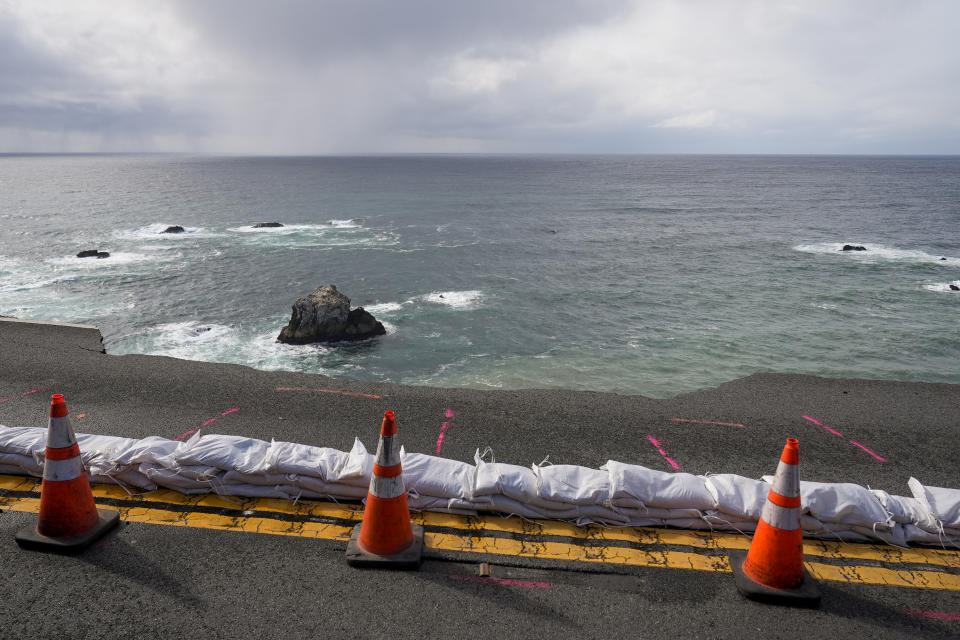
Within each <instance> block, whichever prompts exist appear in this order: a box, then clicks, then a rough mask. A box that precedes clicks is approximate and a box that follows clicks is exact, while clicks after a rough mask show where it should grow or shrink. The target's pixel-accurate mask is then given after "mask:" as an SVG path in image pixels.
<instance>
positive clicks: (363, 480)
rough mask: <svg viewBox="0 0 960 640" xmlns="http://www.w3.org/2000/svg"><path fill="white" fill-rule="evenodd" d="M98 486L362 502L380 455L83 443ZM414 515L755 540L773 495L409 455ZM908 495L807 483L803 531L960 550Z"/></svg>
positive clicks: (949, 522)
mask: <svg viewBox="0 0 960 640" xmlns="http://www.w3.org/2000/svg"><path fill="white" fill-rule="evenodd" d="M46 431H47V430H46V429H45V428H42V427H16V428H12V427H5V426H3V425H0V473H3V474H13V475H28V476H34V477H41V476H42V475H43V463H44V451H45V446H46ZM77 440H78V442H79V444H80V449H81V456H82V459H83V464H84V467H85V468H86V469H87V472H88V475H89V476H90V479H91V481H92V482H102V483H113V484H117V485H120V486H121V487H123V488H124V490H125V491H127V492H128V493H129V494H131V495H133V494H134V493H135V492H143V491H153V490H155V489H157V488H158V487H164V488H166V489H171V490H174V491H178V492H181V493H185V494H204V493H216V494H219V495H221V496H224V497H229V496H238V497H248V498H282V499H287V500H294V501H299V500H301V499H322V500H333V501H337V500H362V499H364V498H365V497H366V495H367V488H368V486H369V483H370V475H371V473H372V470H373V463H374V456H373V455H371V454H370V453H369V452H368V451H367V449H366V447H365V446H364V445H363V443H362V442H361V441H360V439H359V438H356V439H354V443H353V447H352V448H351V449H350V451H346V452H345V451H340V450H337V449H332V448H329V447H316V446H312V445H304V444H298V443H291V442H278V441H275V440H272V441H270V442H266V441H264V440H258V439H255V438H246V437H242V436H231V435H213V434H212V435H201V433H200V432H199V431H198V432H197V433H195V434H194V435H193V436H192V437H191V438H189V439H188V440H186V441H183V442H181V441H176V440H168V439H166V438H161V437H158V436H150V437H148V438H142V439H140V440H137V439H133V438H122V437H117V436H104V435H92V434H77ZM400 455H401V462H402V464H403V469H404V484H405V485H406V487H407V491H408V503H409V505H410V508H411V509H414V510H419V511H441V512H447V513H456V514H462V515H476V514H478V513H498V514H502V515H506V516H517V517H520V518H524V519H529V520H543V519H551V520H565V521H570V522H576V523H577V524H580V525H584V524H591V523H593V524H600V525H604V526H632V527H637V526H665V527H675V528H684V529H695V530H715V531H735V532H739V533H744V534H746V533H748V532H750V531H753V530H755V529H756V526H757V521H758V519H759V517H760V513H761V512H762V509H763V505H764V504H765V502H766V499H767V492H768V490H769V486H770V485H769V476H765V477H764V479H763V480H754V479H751V478H745V477H743V476H738V475H736V474H707V475H703V476H698V475H693V474H690V473H682V472H665V471H658V470H656V469H649V468H647V467H643V466H640V465H632V464H627V463H623V462H618V461H615V460H609V461H607V463H606V464H604V465H602V466H601V467H600V468H599V469H592V468H588V467H582V466H577V465H565V464H550V463H549V461H548V460H547V459H544V460H543V461H542V462H541V463H539V464H533V465H531V466H529V467H524V466H519V465H514V464H507V463H502V462H496V461H495V458H494V456H493V450H492V449H490V448H489V447H488V448H487V449H485V450H484V451H483V453H481V452H480V450H479V449H478V450H477V452H476V454H475V455H474V461H473V464H470V463H468V462H461V461H458V460H452V459H450V458H441V457H438V456H432V455H428V454H423V453H411V452H407V451H406V450H405V449H401V452H400ZM908 487H909V488H910V491H911V493H912V497H909V496H897V495H892V494H890V493H887V492H886V491H882V490H876V489H868V488H864V487H861V486H860V485H857V484H853V483H822V482H809V481H801V483H800V493H801V506H802V513H801V526H802V527H803V530H804V535H805V536H808V537H816V538H824V539H832V540H847V541H879V542H884V543H887V544H891V545H896V546H907V545H909V544H911V543H922V544H938V545H940V546H942V547H944V548H946V547H948V546H951V547H956V548H960V490H958V489H948V488H943V487H930V486H926V485H923V484H921V483H920V481H919V480H917V479H915V478H910V481H909V482H908Z"/></svg>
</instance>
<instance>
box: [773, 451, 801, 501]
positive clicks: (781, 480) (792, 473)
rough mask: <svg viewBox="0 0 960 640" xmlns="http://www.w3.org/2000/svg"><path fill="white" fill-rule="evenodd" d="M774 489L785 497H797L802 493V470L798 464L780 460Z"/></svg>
mask: <svg viewBox="0 0 960 640" xmlns="http://www.w3.org/2000/svg"><path fill="white" fill-rule="evenodd" d="M773 490H774V491H776V492H777V493H778V494H780V495H781V496H783V497H784V498H796V497H797V496H799V495H800V472H799V471H798V470H797V465H795V464H787V463H786V462H784V461H783V460H781V461H780V464H778V465H777V475H775V476H774V477H773Z"/></svg>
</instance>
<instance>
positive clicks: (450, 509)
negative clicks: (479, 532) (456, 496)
mask: <svg viewBox="0 0 960 640" xmlns="http://www.w3.org/2000/svg"><path fill="white" fill-rule="evenodd" d="M407 505H408V506H409V507H410V509H412V510H414V511H440V512H443V513H455V514H458V515H463V516H475V515H477V511H476V509H471V508H470V506H469V505H463V504H461V501H459V500H452V499H450V498H441V497H439V496H428V495H420V496H408V497H407Z"/></svg>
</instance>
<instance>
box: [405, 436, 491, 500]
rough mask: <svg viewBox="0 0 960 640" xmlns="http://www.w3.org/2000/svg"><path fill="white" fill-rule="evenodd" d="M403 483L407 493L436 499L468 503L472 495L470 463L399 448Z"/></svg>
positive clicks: (472, 474)
mask: <svg viewBox="0 0 960 640" xmlns="http://www.w3.org/2000/svg"><path fill="white" fill-rule="evenodd" d="M400 464H401V465H402V467H403V484H404V486H405V487H406V489H407V491H408V492H411V493H416V494H418V495H422V496H436V497H438V498H458V499H460V500H469V499H470V498H471V497H472V494H473V477H474V475H476V472H477V469H476V467H474V466H473V465H472V464H469V463H467V462H460V461H459V460H451V459H450V458H440V457H438V456H430V455H427V454H424V453H407V452H406V450H405V449H404V448H403V447H401V448H400Z"/></svg>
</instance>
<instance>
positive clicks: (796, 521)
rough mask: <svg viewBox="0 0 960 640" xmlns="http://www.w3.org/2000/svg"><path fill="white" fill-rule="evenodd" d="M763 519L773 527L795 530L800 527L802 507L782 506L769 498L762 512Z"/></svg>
mask: <svg viewBox="0 0 960 640" xmlns="http://www.w3.org/2000/svg"><path fill="white" fill-rule="evenodd" d="M760 517H761V518H763V521H764V522H766V523H767V524H768V525H770V526H771V527H776V528H777V529H784V530H786V531H793V530H794V529H799V528H800V509H799V508H797V507H791V508H789V509H788V508H787V507H781V506H780V505H777V504H773V503H772V502H770V501H769V500H767V504H765V505H763V512H762V513H761V514H760Z"/></svg>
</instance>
